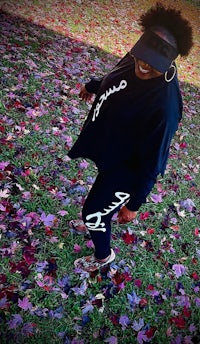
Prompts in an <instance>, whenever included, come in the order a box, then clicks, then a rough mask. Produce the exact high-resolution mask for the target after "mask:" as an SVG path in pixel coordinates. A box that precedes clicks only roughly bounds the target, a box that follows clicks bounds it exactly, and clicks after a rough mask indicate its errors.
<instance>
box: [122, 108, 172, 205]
mask: <svg viewBox="0 0 200 344" xmlns="http://www.w3.org/2000/svg"><path fill="white" fill-rule="evenodd" d="M165 112H166V111H165ZM168 115H169V116H167V115H166V114H164V115H163V114H162V111H160V112H158V113H157V114H154V116H153V117H152V118H151V121H149V122H148V123H147V125H146V127H145V129H144V130H143V132H142V133H141V141H140V142H139V149H138V152H137V158H136V159H137V163H138V165H139V168H138V169H137V172H136V183H135V185H136V186H135V187H134V192H133V193H131V196H130V200H129V202H128V203H127V208H128V209H129V210H133V211H136V210H138V209H139V208H140V206H141V205H142V203H145V202H146V197H147V196H148V194H149V193H150V192H151V190H152V188H153V186H154V184H155V183H156V179H157V176H158V175H159V174H160V173H161V174H162V175H163V174H164V171H165V168H166V164H167V159H168V155H169V148H170V143H171V140H172V138H173V136H174V134H175V131H176V130H177V128H178V119H177V117H176V116H171V114H168Z"/></svg>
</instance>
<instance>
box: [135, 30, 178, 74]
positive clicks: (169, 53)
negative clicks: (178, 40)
mask: <svg viewBox="0 0 200 344" xmlns="http://www.w3.org/2000/svg"><path fill="white" fill-rule="evenodd" d="M131 54H133V55H134V56H135V57H136V58H138V59H140V60H142V61H144V62H146V63H148V64H149V65H150V66H152V67H153V68H154V69H156V70H158V71H159V72H161V73H165V72H166V71H167V70H168V69H169V67H170V65H171V63H172V61H173V60H174V59H175V58H176V57H177V56H178V50H177V48H176V47H174V46H173V45H171V44H170V43H168V42H167V41H165V40H164V39H163V38H161V37H160V36H159V35H157V34H156V33H155V32H153V31H152V30H147V31H145V32H144V34H143V35H142V36H141V37H140V39H139V40H138V41H137V42H136V44H135V45H134V47H133V48H132V49H131Z"/></svg>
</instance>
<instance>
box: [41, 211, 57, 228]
mask: <svg viewBox="0 0 200 344" xmlns="http://www.w3.org/2000/svg"><path fill="white" fill-rule="evenodd" d="M55 219H56V217H55V215H52V214H48V215H46V214H45V213H44V212H43V213H42V215H41V216H40V220H41V221H42V222H43V224H44V225H45V226H47V227H52V226H53V225H54V221H55Z"/></svg>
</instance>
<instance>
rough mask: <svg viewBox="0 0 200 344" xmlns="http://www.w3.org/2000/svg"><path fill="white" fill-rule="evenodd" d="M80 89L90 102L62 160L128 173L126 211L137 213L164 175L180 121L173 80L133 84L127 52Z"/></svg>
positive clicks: (161, 79)
mask: <svg viewBox="0 0 200 344" xmlns="http://www.w3.org/2000/svg"><path fill="white" fill-rule="evenodd" d="M86 89H87V90H88V91H89V92H91V93H96V98H95V101H94V103H93V105H92V108H91V110H90V112H89V115H88V117H87V119H86V121H85V123H84V125H83V129H82V131H81V133H80V135H79V137H78V139H77V141H76V142H75V144H74V145H73V147H72V148H71V150H70V152H69V153H68V155H69V157H70V158H72V159H74V158H78V157H82V158H88V159H91V160H92V161H94V162H95V164H96V165H97V167H98V169H99V171H100V172H106V171H107V170H113V173H115V170H116V169H117V168H120V169H121V170H122V169H123V168H124V171H126V170H129V171H131V172H132V178H131V180H130V185H131V188H132V189H131V190H130V195H131V197H130V201H129V202H128V204H127V207H128V208H129V209H130V210H138V209H139V207H140V205H141V204H142V203H144V202H145V200H146V197H147V195H148V194H149V192H150V191H151V189H152V187H153V185H154V183H155V181H156V177H157V176H158V174H159V173H161V174H162V175H163V174H164V171H165V168H166V163H167V158H168V155H169V148H170V143H171V139H172V138H173V136H174V134H175V131H176V130H177V128H178V123H179V121H180V119H181V115H182V99H181V94H180V90H179V85H178V80H177V77H175V78H174V79H173V80H172V81H171V82H169V83H167V82H166V81H165V79H164V75H162V76H160V77H157V78H153V79H149V80H142V79H139V78H138V77H137V76H136V75H135V68H134V59H133V58H132V56H131V55H130V54H129V53H128V54H127V55H126V56H125V57H124V58H123V59H122V60H121V61H120V62H119V63H118V64H117V66H116V67H115V68H114V69H113V70H112V71H111V72H110V73H109V74H107V75H106V76H105V77H103V78H102V79H101V80H100V81H98V80H95V79H92V80H91V81H90V82H89V83H88V84H86ZM122 178H123V176H122ZM133 181H134V183H133ZM133 185H134V187H133Z"/></svg>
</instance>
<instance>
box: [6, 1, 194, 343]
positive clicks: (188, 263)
mask: <svg viewBox="0 0 200 344" xmlns="http://www.w3.org/2000/svg"><path fill="white" fill-rule="evenodd" d="M153 3H155V2H154V1H106V0H104V1H103V0H102V1H100V0H99V1H91V2H88V1H86V0H82V1H81V0H77V1H75V0H73V1H56V2H55V1H53V0H47V1H41V0H40V1H39V0H33V1H28V0H20V1H17V2H16V1H14V0H11V1H6V0H5V1H0V5H1V10H2V13H1V18H0V21H1V25H0V32H1V40H0V52H1V62H0V74H1V89H0V95H1V98H0V155H1V161H0V181H1V186H0V212H1V213H0V239H1V244H0V255H1V261H0V268H1V271H0V336H1V337H0V338H1V342H2V343H9V344H10V343H20V344H21V343H27V344H28V343H51V344H54V343H65V344H87V343H88V344H90V343H97V344H98V343H102V342H105V343H111V344H117V343H118V344H121V343H123V344H124V343H125V344H126V343H127V344H129V343H139V344H142V343H149V342H151V343H155V344H158V343H170V344H182V343H183V344H189V343H196V344H197V343H200V226H199V220H200V213H199V203H200V202H199V198H200V188H199V186H200V180H199V163H200V157H199V146H200V140H199V131H200V126H199V108H200V106H199V104H200V100H199V84H200V80H199V69H198V67H199V55H200V42H199V36H200V34H199V22H198V21H199V14H200V9H199V7H197V3H198V2H195V1H194V2H193V4H192V2H191V1H176V2H175V1H167V3H169V4H175V5H176V6H177V7H178V8H180V9H182V11H183V13H184V15H185V16H186V17H187V18H188V19H189V20H190V21H191V24H192V25H193V28H194V42H195V46H194V48H193V49H192V53H191V55H190V56H189V57H188V58H187V59H186V60H183V59H178V67H179V78H180V84H181V91H182V95H183V101H184V116H183V120H182V122H181V125H180V128H179V130H178V132H177V134H176V136H175V138H174V140H173V142H172V146H171V154H170V159H169V162H168V166H167V171H166V174H165V177H164V178H163V179H161V178H160V179H158V182H157V185H156V186H155V188H154V189H153V191H152V193H151V194H150V195H149V197H148V200H147V203H146V204H145V205H143V206H142V207H141V209H140V212H139V214H138V217H137V220H135V221H134V222H133V223H130V224H129V225H121V226H118V225H117V222H116V218H115V217H114V218H113V235H112V243H113V248H114V250H115V252H116V253H117V258H116V261H115V262H114V263H112V264H111V266H110V268H105V269H102V270H101V271H100V272H98V273H95V274H92V275H89V274H87V273H83V272H82V271H78V270H76V269H74V266H73V262H74V260H75V259H76V258H78V257H81V256H82V255H85V254H88V253H92V252H93V245H92V242H91V240H90V237H89V236H83V235H78V234H77V233H76V232H75V231H74V230H73V229H72V228H70V226H69V221H70V220H72V219H77V218H81V207H82V205H83V202H84V199H85V197H86V196H87V193H88V190H89V189H90V188H91V186H92V184H93V181H94V178H95V175H96V169H95V167H94V165H93V164H92V163H90V162H89V161H83V160H77V161H70V160H69V159H68V157H67V151H68V149H69V148H70V147H71V145H72V143H73V141H74V140H75V139H76V137H77V134H78V133H79V131H80V128H81V126H82V124H83V121H84V119H85V117H86V116H87V113H88V110H89V108H90V106H91V105H86V104H84V103H83V102H81V101H80V100H79V97H78V94H79V90H80V86H81V84H82V83H84V82H85V81H87V80H88V79H89V77H90V76H94V75H103V74H104V73H105V72H106V71H108V70H109V69H110V68H112V66H113V65H114V64H115V63H116V62H117V61H118V60H119V58H120V57H121V56H123V54H124V53H125V52H126V51H128V50H129V49H130V47H131V46H132V45H133V43H134V42H135V41H136V39H137V38H138V37H139V34H140V28H139V27H138V25H137V22H136V21H137V19H138V17H139V15H140V14H141V13H142V12H143V11H144V10H146V9H147V8H149V7H150V6H151V5H152V4H153ZM165 3H166V1H165ZM194 3H195V4H194Z"/></svg>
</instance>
